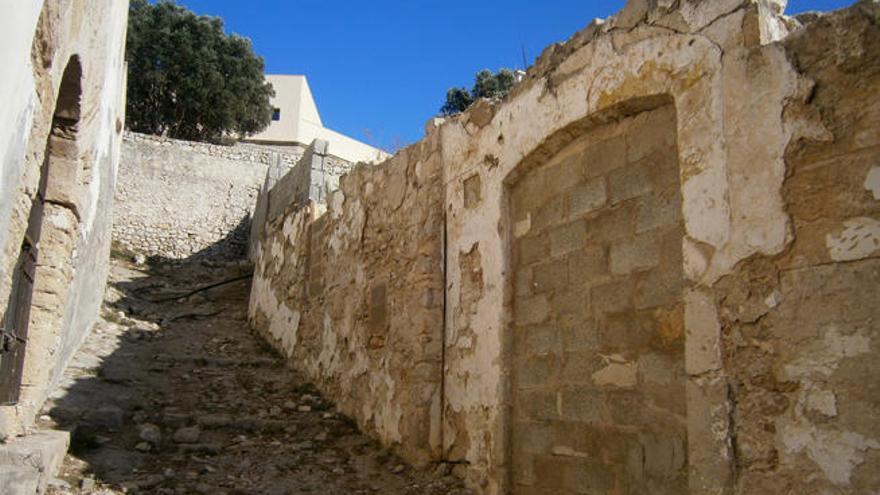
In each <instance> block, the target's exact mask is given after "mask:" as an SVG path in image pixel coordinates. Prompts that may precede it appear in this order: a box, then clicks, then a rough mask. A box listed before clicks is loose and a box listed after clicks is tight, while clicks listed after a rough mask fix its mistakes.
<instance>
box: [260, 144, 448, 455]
mask: <svg viewBox="0 0 880 495" xmlns="http://www.w3.org/2000/svg"><path fill="white" fill-rule="evenodd" d="M432 146H436V143H433V144H432V143H423V144H421V145H419V146H416V147H413V148H410V149H409V150H407V152H404V153H401V154H398V155H397V156H396V157H394V158H392V159H391V160H390V161H389V162H386V163H385V164H384V165H383V166H382V167H375V168H374V167H371V166H367V165H360V166H358V167H357V168H355V169H354V170H353V171H352V172H351V173H349V174H348V175H346V176H344V177H343V179H342V182H341V184H340V188H339V189H338V190H337V191H336V192H335V193H333V194H332V195H330V197H329V199H328V202H327V204H326V205H320V204H318V203H314V202H311V203H307V204H305V205H303V204H302V203H297V202H291V203H289V205H288V207H287V208H286V209H285V210H284V211H281V212H279V213H278V214H276V215H274V216H270V217H269V220H268V223H267V224H266V225H265V227H264V231H263V233H262V236H261V241H260V242H259V243H258V244H257V248H256V252H255V255H256V261H257V269H256V273H255V278H254V284H253V289H252V295H251V307H250V317H251V320H252V321H253V323H254V326H255V327H256V328H257V329H258V330H259V331H260V332H261V333H262V334H263V335H265V336H266V338H267V339H268V340H269V342H270V343H272V345H273V346H274V347H275V348H276V349H278V350H279V351H280V352H282V353H283V354H284V355H286V356H288V357H289V358H290V359H291V361H292V362H293V363H295V366H296V368H297V369H299V370H301V371H303V372H304V373H306V375H307V376H308V377H309V378H311V379H312V380H314V381H315V382H316V383H317V384H318V386H319V387H320V388H321V390H322V391H323V392H324V393H325V394H326V395H328V396H329V397H331V398H332V399H333V400H334V401H335V402H336V404H337V407H338V408H339V410H340V411H342V412H344V413H345V414H348V415H350V416H351V417H354V418H355V419H356V420H357V422H358V424H359V425H360V427H361V428H363V429H364V430H365V431H367V432H370V433H372V434H374V435H375V436H377V437H379V438H382V439H383V440H384V441H386V442H387V443H388V444H390V445H393V446H395V448H397V449H398V450H399V451H400V452H402V453H403V454H404V455H406V456H407V457H408V458H409V459H411V460H413V461H414V462H417V463H421V464H424V463H426V462H427V461H429V460H430V459H433V458H436V457H437V455H438V454H439V448H440V443H439V438H440V437H439V428H440V423H439V416H438V414H437V412H438V410H439V407H440V397H441V396H440V391H441V384H440V377H441V373H440V362H441V353H442V348H443V343H442V328H443V325H442V321H443V304H442V292H443V286H442V274H441V272H440V271H439V270H438V267H440V266H441V265H442V258H441V240H442V236H443V214H442V213H443V210H442V203H441V201H442V183H441V180H440V179H441V176H440V169H439V167H438V162H437V160H436V157H434V158H432V155H431V153H430V151H431V148H432ZM296 176H297V172H296V170H294V171H292V172H291V173H290V174H289V175H288V177H296ZM279 184H282V182H279ZM273 201H274V199H273ZM325 210H326V213H323V214H320V213H321V212H324V211H325Z"/></svg>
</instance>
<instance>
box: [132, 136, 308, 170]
mask: <svg viewBox="0 0 880 495" xmlns="http://www.w3.org/2000/svg"><path fill="white" fill-rule="evenodd" d="M124 140H125V142H126V143H145V144H150V145H154V146H174V147H175V148H176V149H187V150H189V151H191V152H193V153H198V154H202V155H207V156H213V157H218V158H225V159H227V160H232V161H237V162H250V163H255V164H262V165H269V164H271V163H272V157H273V156H274V155H278V156H280V157H281V162H282V163H284V164H287V165H288V166H291V167H292V166H293V165H295V164H296V162H298V161H299V159H300V157H302V155H303V151H304V150H305V146H298V145H294V146H285V147H280V146H273V147H269V146H261V145H256V144H249V143H237V144H235V145H233V146H223V145H218V144H209V143H199V142H195V141H182V140H179V139H171V138H167V137H163V136H152V135H149V134H139V133H136V132H128V131H127V132H126V133H125V136H124Z"/></svg>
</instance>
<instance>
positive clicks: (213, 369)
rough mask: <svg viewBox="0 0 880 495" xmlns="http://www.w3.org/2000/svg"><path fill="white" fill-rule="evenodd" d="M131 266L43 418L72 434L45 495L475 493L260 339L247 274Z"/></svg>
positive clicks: (116, 270)
mask: <svg viewBox="0 0 880 495" xmlns="http://www.w3.org/2000/svg"><path fill="white" fill-rule="evenodd" d="M128 259H129V258H127V257H125V256H122V255H119V254H118V253H117V254H116V255H115V256H114V259H113V260H112V268H111V274H110V281H109V284H108V288H107V292H106V298H105V302H104V307H103V310H102V319H101V321H100V323H99V324H98V325H97V326H96V328H95V331H94V332H93V333H92V334H91V335H90V336H89V337H88V339H87V341H86V342H85V343H84V345H83V346H82V348H81V350H80V351H79V352H78V353H77V354H76V355H75V357H74V359H73V362H72V363H71V366H70V367H69V369H68V371H67V373H66V375H65V379H64V383H62V385H61V387H60V389H59V391H58V392H56V393H55V394H54V395H53V397H52V398H51V399H50V401H49V402H48V403H47V404H46V406H45V408H44V410H43V414H42V415H41V416H40V420H39V421H40V423H41V425H40V426H41V427H43V428H53V427H54V428H58V429H64V430H69V431H71V433H72V434H71V449H70V453H69V454H68V455H67V457H66V458H65V461H64V465H63V466H62V469H61V472H60V474H59V475H58V478H57V479H56V480H53V482H52V483H51V484H50V493H56V494H62V493H65V494H71V493H101V494H105V493H106V494H111V493H158V494H172V493H175V494H176V493H187V494H188V493H204V494H224V493H227V494H252V493H265V494H288V493H290V494H298V493H318V492H320V493H323V494H349V493H350V494H368V493H383V494H465V493H470V492H469V491H468V490H466V489H463V488H461V485H460V482H459V481H458V480H457V479H456V478H454V477H453V476H450V475H449V473H448V472H447V471H445V470H444V467H443V466H435V467H434V469H431V470H429V471H431V472H428V473H424V472H420V471H417V470H414V469H413V468H411V467H410V466H408V465H407V464H406V463H404V462H402V461H401V460H400V459H398V458H396V457H395V456H394V455H392V454H390V453H389V452H388V451H387V450H385V449H383V448H381V446H379V445H378V444H377V443H376V442H375V441H373V440H371V439H369V438H367V437H365V436H364V435H362V434H361V433H360V432H359V431H358V430H357V427H356V426H355V424H354V423H353V422H352V421H351V420H349V419H348V418H346V417H343V416H341V415H339V414H337V413H335V412H334V406H333V404H331V403H330V402H328V401H326V400H325V399H323V398H322V397H321V396H320V394H319V393H318V392H317V391H316V390H315V388H313V387H312V386H311V385H310V384H308V383H306V382H305V381H304V380H303V379H302V378H301V377H300V376H298V375H297V374H296V372H294V371H292V370H290V369H289V368H287V367H285V366H284V364H283V362H282V360H281V359H280V358H279V357H278V356H276V355H275V354H274V352H273V351H272V350H270V349H269V348H268V347H267V346H265V345H264V344H263V343H262V340H261V339H258V338H254V337H253V335H252V334H251V331H250V330H249V329H248V327H247V323H246V316H247V314H246V312H247V297H248V291H249V286H250V283H249V282H250V280H249V277H248V276H249V270H250V266H249V265H247V264H245V263H243V262H242V263H238V262H206V261H188V262H173V263H172V262H164V261H162V262H150V263H144V264H141V265H137V264H134V263H131V262H129V261H128ZM218 282H225V283H222V284H221V285H219V286H217V287H213V288H210V289H207V290H200V291H198V292H195V293H192V292H193V291H195V290H198V289H204V288H205V287H207V286H210V285H213V284H216V283H218ZM190 293H191V294H190Z"/></svg>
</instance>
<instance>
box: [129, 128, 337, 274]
mask: <svg viewBox="0 0 880 495" xmlns="http://www.w3.org/2000/svg"><path fill="white" fill-rule="evenodd" d="M306 151H307V148H301V147H289V148H287V149H281V148H280V147H266V146H259V145H253V144H245V143H239V144H236V145H235V146H220V145H212V144H205V143H194V142H189V141H180V140H174V139H168V138H164V137H158V136H147V135H142V134H136V133H126V134H125V139H124V141H123V143H122V159H121V166H120V171H119V178H118V184H117V189H116V211H115V219H114V224H113V239H114V241H115V242H116V243H117V246H118V247H119V248H121V249H123V250H127V251H133V252H138V253H143V254H146V255H150V256H159V257H164V258H170V259H181V258H186V257H189V256H200V257H215V258H221V259H229V258H240V257H242V256H244V254H245V253H246V251H247V242H248V237H249V232H250V218H251V216H252V215H253V211H254V207H255V204H256V201H257V196H258V194H259V192H260V190H261V186H263V184H264V182H265V179H266V176H267V173H268V171H269V169H270V168H271V167H275V168H277V169H278V170H282V171H283V172H286V171H287V170H290V169H292V168H293V167H294V166H295V165H296V164H297V163H298V162H299V161H300V160H301V159H302V158H303V156H304V154H305V153H306ZM328 153H329V150H325V155H327V160H326V161H327V164H328V167H330V168H331V169H332V171H335V172H333V174H334V176H335V177H338V176H339V175H342V173H344V172H345V171H347V170H348V169H349V168H350V167H351V165H350V164H349V163H348V162H345V161H343V160H340V159H338V158H336V157H333V156H331V155H329V154H328Z"/></svg>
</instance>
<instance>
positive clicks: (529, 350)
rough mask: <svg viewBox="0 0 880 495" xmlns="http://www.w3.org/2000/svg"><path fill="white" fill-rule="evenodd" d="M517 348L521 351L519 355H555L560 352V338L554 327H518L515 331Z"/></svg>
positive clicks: (546, 325)
mask: <svg viewBox="0 0 880 495" xmlns="http://www.w3.org/2000/svg"><path fill="white" fill-rule="evenodd" d="M515 332H516V339H517V342H518V344H517V346H518V348H519V349H521V351H520V354H521V355H523V356H526V355H541V354H556V355H559V354H561V352H562V338H561V336H560V335H559V330H558V329H557V328H556V326H555V325H548V324H544V325H534V326H529V327H519V328H517V329H516V330H515ZM520 342H521V344H519V343H520Z"/></svg>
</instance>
